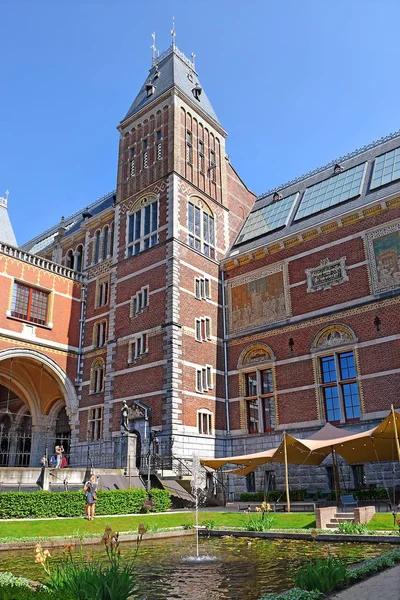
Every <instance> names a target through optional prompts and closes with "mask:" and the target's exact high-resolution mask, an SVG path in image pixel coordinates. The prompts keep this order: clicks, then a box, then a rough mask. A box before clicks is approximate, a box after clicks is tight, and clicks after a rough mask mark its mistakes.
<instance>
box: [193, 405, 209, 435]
mask: <svg viewBox="0 0 400 600" xmlns="http://www.w3.org/2000/svg"><path fill="white" fill-rule="evenodd" d="M197 430H198V432H199V433H200V434H201V435H211V432H212V412H211V411H210V410H208V409H207V408H201V409H200V410H198V411H197Z"/></svg>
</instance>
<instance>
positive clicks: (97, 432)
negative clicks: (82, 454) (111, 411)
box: [88, 406, 103, 442]
mask: <svg viewBox="0 0 400 600" xmlns="http://www.w3.org/2000/svg"><path fill="white" fill-rule="evenodd" d="M102 433H103V408H102V407H101V406H99V407H97V408H91V409H89V414H88V441H89V442H93V441H94V440H100V439H101V436H102Z"/></svg>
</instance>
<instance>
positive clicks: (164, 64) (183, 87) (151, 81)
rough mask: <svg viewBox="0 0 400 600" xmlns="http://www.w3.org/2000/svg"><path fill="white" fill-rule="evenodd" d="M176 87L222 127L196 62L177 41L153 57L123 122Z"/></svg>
mask: <svg viewBox="0 0 400 600" xmlns="http://www.w3.org/2000/svg"><path fill="white" fill-rule="evenodd" d="M173 87H176V88H179V90H180V91H181V92H183V93H184V94H185V96H186V97H187V98H188V99H189V100H190V101H191V102H192V103H195V105H196V107H198V109H199V110H200V111H201V112H204V113H205V114H206V115H207V116H208V117H210V118H211V119H212V120H213V121H215V122H216V123H217V124H218V125H219V126H220V127H221V124H220V123H219V121H218V117H217V115H216V114H215V112H214V109H213V107H212V106H211V103H210V101H209V99H208V98H207V96H206V94H205V92H204V90H203V89H202V87H201V85H200V82H199V78H198V74H197V73H196V70H195V66H194V62H193V61H191V60H189V59H188V58H187V57H186V56H185V55H184V54H183V52H181V51H180V50H179V49H178V48H177V47H176V46H175V44H173V45H172V46H170V48H168V50H166V51H165V52H163V53H162V54H161V55H160V56H158V57H156V58H154V59H153V66H152V68H151V69H150V71H149V76H148V77H147V79H146V81H145V82H144V84H143V85H142V87H141V89H140V91H139V93H138V95H137V96H136V98H135V100H134V101H133V104H132V106H131V107H130V109H129V110H128V112H127V114H126V115H125V117H124V118H123V120H122V122H123V121H125V120H126V119H128V118H129V117H131V116H132V115H134V114H135V113H137V112H139V111H140V110H142V109H143V108H144V107H146V105H148V104H151V103H153V102H154V100H156V99H158V98H159V97H160V96H162V95H163V94H164V93H165V92H166V91H167V90H169V89H171V88H173ZM149 88H151V89H149ZM194 88H196V89H197V91H198V90H200V93H196V92H195V93H193V89H194ZM149 92H151V93H149Z"/></svg>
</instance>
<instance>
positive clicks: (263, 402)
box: [238, 344, 276, 433]
mask: <svg viewBox="0 0 400 600" xmlns="http://www.w3.org/2000/svg"><path fill="white" fill-rule="evenodd" d="M274 358H275V357H274V355H273V353H272V350H271V349H270V348H269V347H268V346H267V345H266V344H255V345H253V346H251V347H250V348H246V349H245V350H244V351H243V352H242V354H241V356H240V358H239V364H238V368H239V370H240V371H241V372H240V383H241V389H242V393H243V396H244V400H245V403H246V418H247V429H248V432H249V433H261V432H262V431H268V432H270V431H273V430H274V429H275V401H276V386H275V377H274V370H273V364H271V363H272V361H273V360H274Z"/></svg>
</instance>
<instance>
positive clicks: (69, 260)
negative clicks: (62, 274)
mask: <svg viewBox="0 0 400 600" xmlns="http://www.w3.org/2000/svg"><path fill="white" fill-rule="evenodd" d="M65 266H66V267H68V269H73V268H74V254H73V252H72V250H68V252H67V254H66V255H65Z"/></svg>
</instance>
